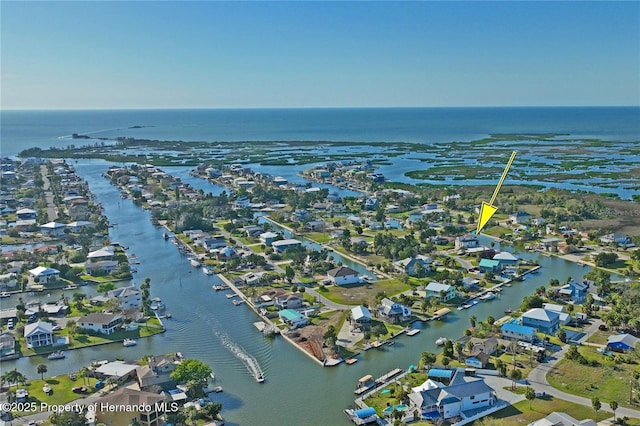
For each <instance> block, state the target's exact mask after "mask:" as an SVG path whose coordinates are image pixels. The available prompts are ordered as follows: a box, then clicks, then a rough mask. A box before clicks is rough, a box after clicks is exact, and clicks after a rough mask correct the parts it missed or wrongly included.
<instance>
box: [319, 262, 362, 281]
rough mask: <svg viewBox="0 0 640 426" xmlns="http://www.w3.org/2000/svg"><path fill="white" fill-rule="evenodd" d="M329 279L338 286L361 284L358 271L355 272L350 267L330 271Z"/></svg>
mask: <svg viewBox="0 0 640 426" xmlns="http://www.w3.org/2000/svg"><path fill="white" fill-rule="evenodd" d="M327 277H329V280H330V281H331V282H332V283H334V284H336V285H345V284H354V283H359V282H360V277H359V276H358V271H355V270H353V269H351V268H349V267H348V266H340V267H338V268H334V269H330V270H328V271H327Z"/></svg>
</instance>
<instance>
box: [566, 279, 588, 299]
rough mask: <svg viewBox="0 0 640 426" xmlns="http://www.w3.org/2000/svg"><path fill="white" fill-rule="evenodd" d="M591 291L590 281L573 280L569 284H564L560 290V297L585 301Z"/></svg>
mask: <svg viewBox="0 0 640 426" xmlns="http://www.w3.org/2000/svg"><path fill="white" fill-rule="evenodd" d="M588 291H589V282H588V281H586V280H584V281H575V280H571V281H570V282H569V284H567V285H565V286H563V287H561V288H560V290H559V291H558V297H559V298H561V299H567V300H572V301H573V303H576V304H580V303H584V301H585V300H586V299H587V293H588Z"/></svg>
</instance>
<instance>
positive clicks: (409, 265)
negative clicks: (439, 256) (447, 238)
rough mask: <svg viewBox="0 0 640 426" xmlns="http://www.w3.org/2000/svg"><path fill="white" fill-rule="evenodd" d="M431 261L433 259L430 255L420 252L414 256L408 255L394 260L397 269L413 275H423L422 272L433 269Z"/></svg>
mask: <svg viewBox="0 0 640 426" xmlns="http://www.w3.org/2000/svg"><path fill="white" fill-rule="evenodd" d="M431 262H432V260H431V258H430V257H428V256H424V255H421V254H419V255H417V256H414V257H407V258H406V259H402V260H398V261H396V262H393V267H394V268H395V269H396V270H397V271H399V272H401V273H405V274H407V275H411V276H412V277H413V276H418V275H421V274H420V272H422V273H426V272H429V271H431ZM418 265H421V266H418Z"/></svg>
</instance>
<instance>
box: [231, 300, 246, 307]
mask: <svg viewBox="0 0 640 426" xmlns="http://www.w3.org/2000/svg"><path fill="white" fill-rule="evenodd" d="M243 303H244V300H242V299H234V300H233V304H234V305H236V306H238V305H242V304H243Z"/></svg>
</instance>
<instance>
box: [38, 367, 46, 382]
mask: <svg viewBox="0 0 640 426" xmlns="http://www.w3.org/2000/svg"><path fill="white" fill-rule="evenodd" d="M36 371H37V372H38V374H40V378H41V379H42V380H44V373H46V372H47V365H46V364H38V366H37V367H36Z"/></svg>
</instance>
